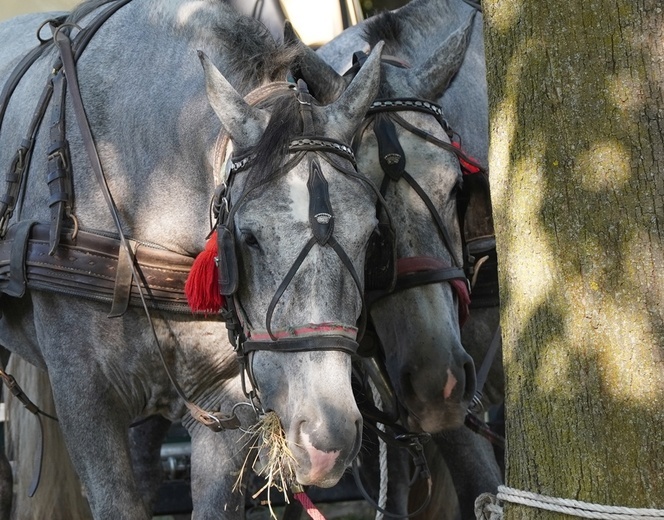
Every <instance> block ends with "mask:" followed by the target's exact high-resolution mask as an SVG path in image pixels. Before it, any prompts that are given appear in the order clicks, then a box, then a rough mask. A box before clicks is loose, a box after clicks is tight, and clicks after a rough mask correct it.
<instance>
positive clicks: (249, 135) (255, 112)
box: [198, 51, 269, 148]
mask: <svg viewBox="0 0 664 520" xmlns="http://www.w3.org/2000/svg"><path fill="white" fill-rule="evenodd" d="M198 57H199V58H200V60H201V64H202V65H203V70H204V71H205V87H206V90H207V96H208V100H209V101H210V105H211V106H212V109H213V110H214V111H215V113H216V114H217V117H218V118H219V120H220V121H221V126H223V127H224V130H226V132H228V134H229V135H230V137H231V139H232V140H233V142H234V143H235V145H236V146H237V147H238V148H248V147H250V146H253V145H255V144H257V143H258V140H259V139H260V138H261V136H262V135H263V132H264V131H265V128H266V127H267V122H268V118H269V116H268V114H267V113H265V112H263V111H262V110H260V109H258V108H255V107H252V106H251V105H249V104H248V103H247V102H246V101H245V100H244V99H243V98H242V96H241V95H240V94H239V93H238V91H237V90H235V88H233V86H232V85H231V84H230V83H229V82H228V80H227V79H226V78H225V77H224V76H223V74H222V73H221V72H219V69H217V67H215V66H214V64H213V63H212V61H210V58H208V57H207V55H206V54H205V53H204V52H203V51H198Z"/></svg>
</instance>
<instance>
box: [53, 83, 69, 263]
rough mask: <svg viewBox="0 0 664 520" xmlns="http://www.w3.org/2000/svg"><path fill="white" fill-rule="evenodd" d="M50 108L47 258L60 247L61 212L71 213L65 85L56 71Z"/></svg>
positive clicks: (62, 214)
mask: <svg viewBox="0 0 664 520" xmlns="http://www.w3.org/2000/svg"><path fill="white" fill-rule="evenodd" d="M52 83H53V90H54V94H53V107H52V117H51V130H50V137H51V144H50V146H49V149H48V170H47V171H48V177H47V182H48V187H49V192H50V198H49V201H48V205H49V207H50V208H51V226H50V239H49V245H50V248H49V255H53V254H54V253H55V249H56V248H57V247H58V244H59V243H60V234H61V233H62V224H63V221H64V216H65V212H66V213H67V215H69V214H70V212H71V203H72V200H71V199H72V193H73V188H72V171H71V158H70V153H69V142H68V141H67V139H66V137H65V96H66V94H67V82H66V80H65V77H64V73H63V72H62V71H60V72H59V73H58V74H56V75H55V76H54V77H53V79H52Z"/></svg>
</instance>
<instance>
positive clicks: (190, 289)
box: [184, 231, 224, 314]
mask: <svg viewBox="0 0 664 520" xmlns="http://www.w3.org/2000/svg"><path fill="white" fill-rule="evenodd" d="M218 252H219V249H218V245H217V232H216V231H215V232H214V233H212V236H211V237H210V238H209V240H208V241H207V243H206V244H205V249H204V250H203V251H201V252H200V253H199V255H198V256H197V257H196V260H194V264H193V265H192V266H191V271H189V276H188V277H187V282H186V283H185V285H184V294H185V296H186V297H187V302H188V303H189V307H191V310H192V311H193V312H202V313H204V314H216V313H217V312H219V310H220V309H221V307H222V306H223V304H224V300H223V297H222V296H221V292H220V291H219V269H218V268H217V255H218Z"/></svg>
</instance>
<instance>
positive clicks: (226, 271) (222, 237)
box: [217, 224, 240, 296]
mask: <svg viewBox="0 0 664 520" xmlns="http://www.w3.org/2000/svg"><path fill="white" fill-rule="evenodd" d="M217 245H218V254H219V257H218V259H217V268H218V269H219V291H220V292H221V294H222V295H224V296H232V295H233V294H235V293H236V292H237V289H238V285H239V279H240V273H239V269H238V262H237V255H236V253H235V234H234V233H233V230H232V229H229V228H228V226H227V225H226V224H220V225H219V226H217Z"/></svg>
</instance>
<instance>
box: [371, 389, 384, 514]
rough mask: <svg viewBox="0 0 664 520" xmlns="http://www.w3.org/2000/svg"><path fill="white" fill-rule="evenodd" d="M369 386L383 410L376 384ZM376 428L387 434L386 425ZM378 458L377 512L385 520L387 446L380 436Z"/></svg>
mask: <svg viewBox="0 0 664 520" xmlns="http://www.w3.org/2000/svg"><path fill="white" fill-rule="evenodd" d="M369 386H371V394H372V396H373V400H374V404H375V405H376V408H378V409H379V410H382V409H383V400H382V399H381V398H380V393H379V392H378V389H377V388H376V385H374V382H373V381H372V380H371V379H369ZM376 427H377V428H378V429H379V430H380V431H382V432H385V425H384V424H382V423H378V424H377V425H376ZM378 456H379V461H380V466H379V469H380V472H379V475H380V488H379V491H378V507H379V508H380V509H377V510H376V520H383V518H385V515H383V513H382V511H384V510H385V509H386V507H387V484H388V475H387V444H385V441H384V440H383V439H382V438H381V437H380V436H379V437H378Z"/></svg>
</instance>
